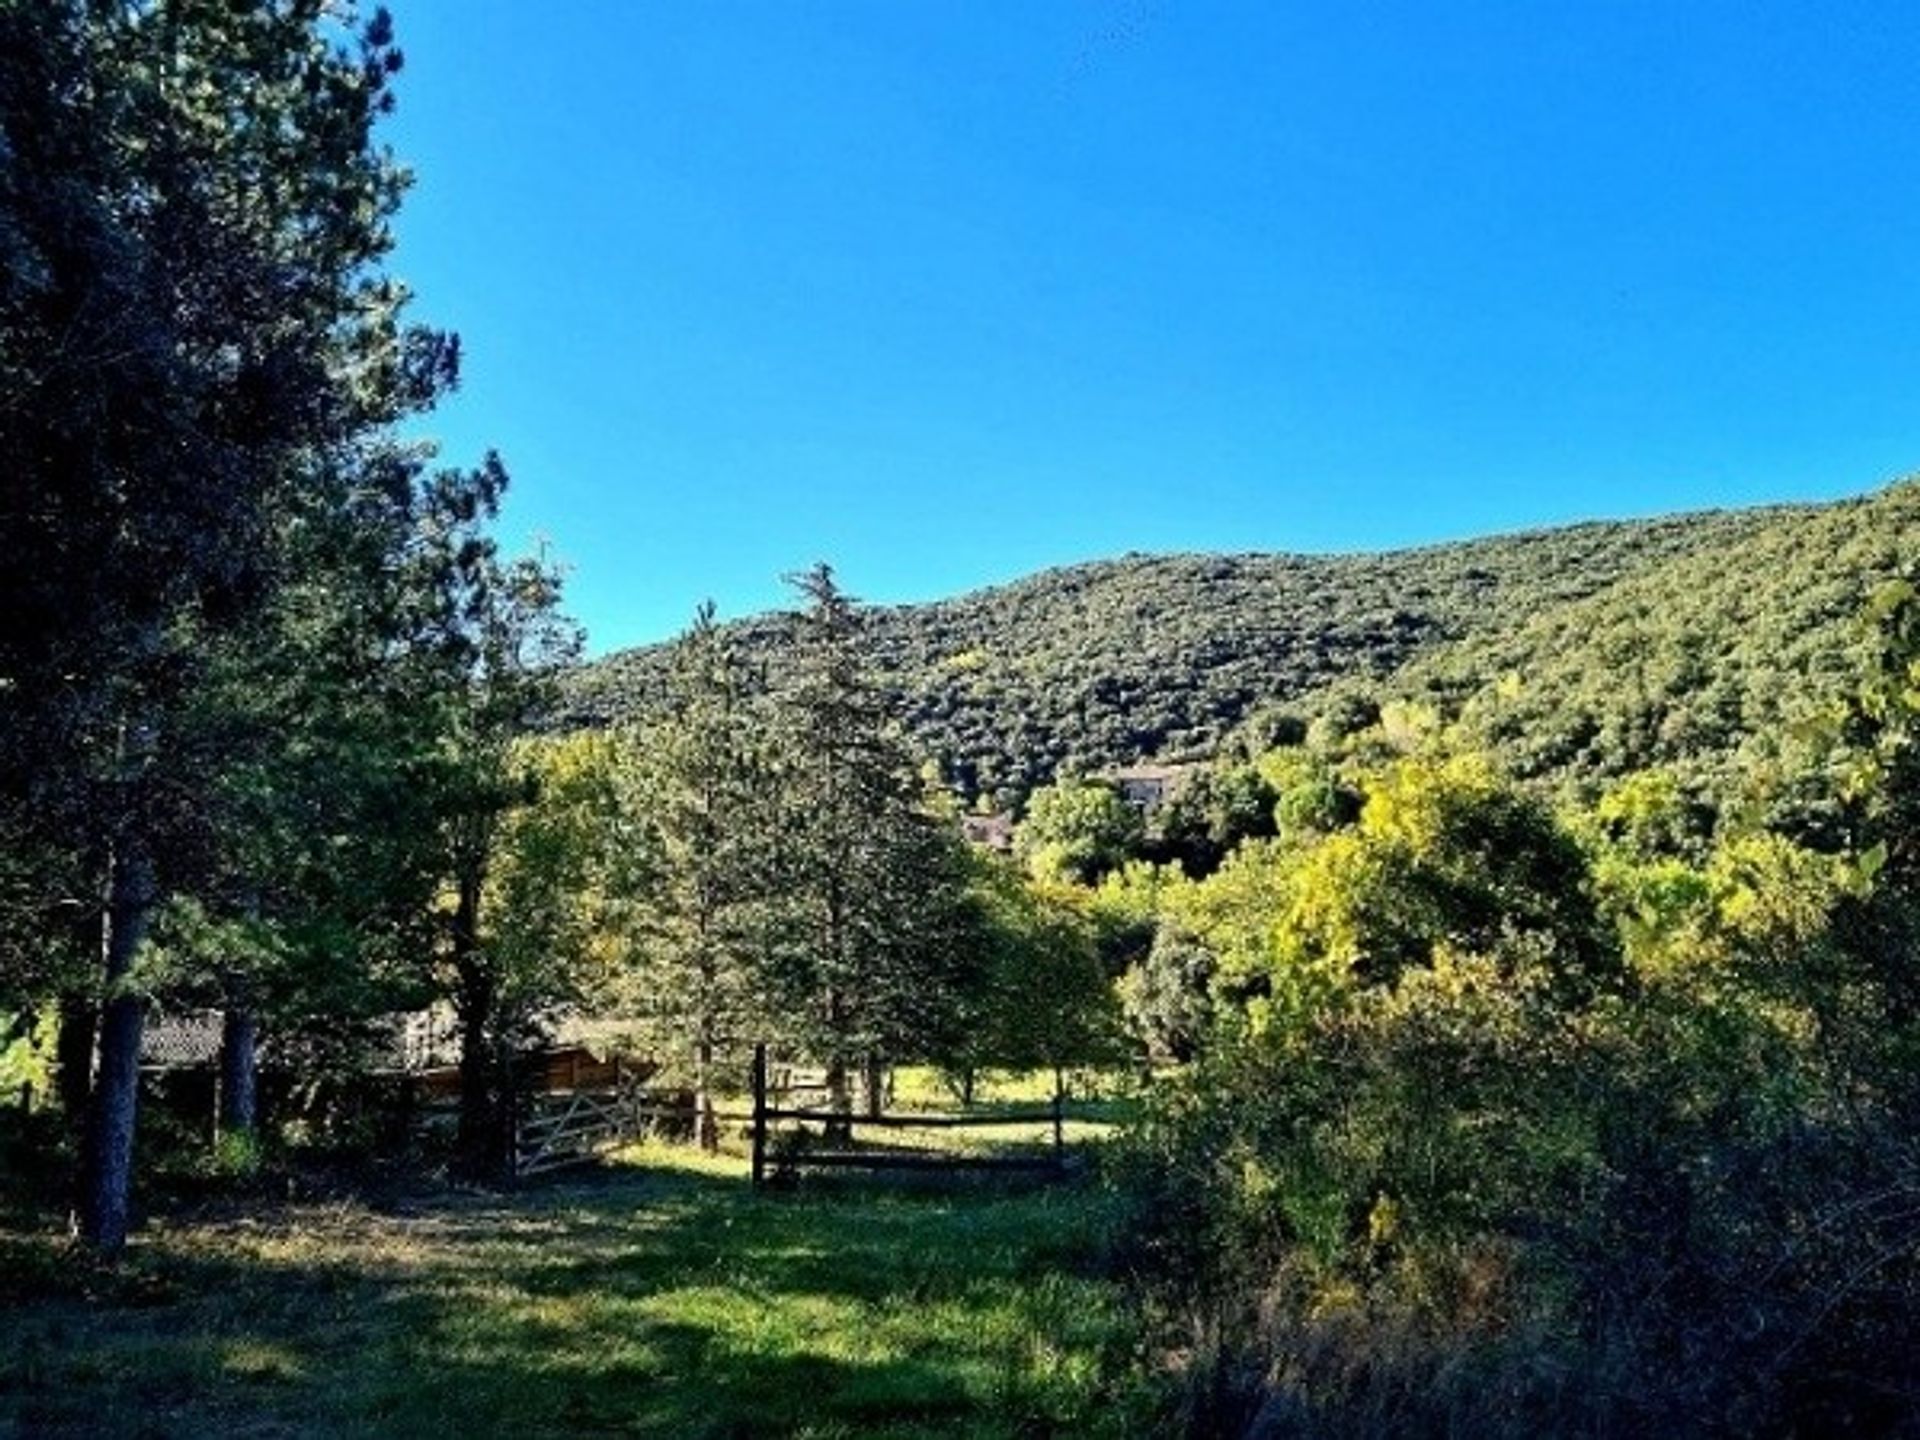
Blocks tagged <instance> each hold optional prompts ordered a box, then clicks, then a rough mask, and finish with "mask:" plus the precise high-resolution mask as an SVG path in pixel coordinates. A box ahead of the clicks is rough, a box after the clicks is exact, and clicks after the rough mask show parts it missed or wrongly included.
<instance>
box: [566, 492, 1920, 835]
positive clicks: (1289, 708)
mask: <svg viewBox="0 0 1920 1440" xmlns="http://www.w3.org/2000/svg"><path fill="white" fill-rule="evenodd" d="M1916 530H1920V514H1917V513H1916V501H1915V500H1914V498H1913V491H1912V489H1911V487H1896V488H1895V489H1892V490H1889V491H1887V492H1885V493H1884V494H1881V495H1878V496H1874V497H1870V498H1868V499H1865V500H1859V501H1850V502H1847V503H1844V504H1841V505H1836V506H1797V507H1786V508H1778V509H1766V510H1751V511H1742V512H1730V513H1710V514H1700V515H1692V516H1681V517H1677V518H1673V519H1666V520H1652V521H1637V522H1621V523H1609V524H1590V525H1579V526H1573V527H1570V528H1567V529H1561V530H1548V531H1541V532H1537V533H1531V534H1523V535H1513V536H1504V537H1498V538H1494V539H1487V540H1475V541H1469V542H1466V543H1462V544H1454V545H1441V546H1435V547H1432V548H1428V549H1422V550H1409V551H1399V552H1393V553H1388V554H1380V555H1356V556H1322V557H1309V556H1291V555H1218V556H1203V555H1181V556H1165V557H1149V556H1129V557H1127V558H1126V559H1122V560H1116V561H1110V562H1103V563H1098V564H1089V565H1080V566H1075V567H1072V568H1069V569H1064V570H1054V571H1048V572H1045V573H1043V574H1040V575H1035V576H1033V577H1031V578H1028V579H1025V580H1021V581H1018V582H1015V583H1013V584H1010V585H1005V586H1000V587H997V588H994V589H990V590H983V591H979V592H977V593H974V594H970V595H964V596H960V597H958V598H956V599H952V600H944V601H939V602H936V603H933V604H927V605H912V606H901V607H894V608H881V609H875V610H873V611H871V612H869V613H868V615H867V617H866V621H865V623H866V626H867V629H868V635H867V643H868V645H869V647H870V649H871V653H872V655H873V657H874V663H875V666H876V669H877V671H878V674H879V677H880V679H881V682H882V683H883V684H884V685H885V686H887V687H888V688H889V689H890V690H891V691H892V692H893V693H894V695H895V696H896V697H897V700H898V702H899V704H900V705H901V706H902V714H903V716H904V718H905V721H906V724H907V726H908V728H909V730H910V731H911V733H912V734H913V735H914V737H915V738H916V740H917V741H918V743H919V744H920V746H921V747H922V749H924V750H925V751H926V753H927V754H928V755H930V756H932V757H933V758H934V759H935V760H937V761H938V762H939V764H940V766H941V767H942V771H943V774H944V777H945V779H946V780H947V782H948V783H949V784H951V785H952V786H953V787H954V788H955V789H956V790H957V791H958V792H959V793H960V794H961V795H962V796H963V797H964V798H965V799H966V800H968V801H971V800H973V799H975V798H976V797H983V796H984V797H986V798H987V799H988V800H989V801H990V802H995V803H1012V802H1015V801H1017V800H1018V799H1020V798H1021V797H1023V796H1024V795H1025V794H1026V793H1027V792H1028V791H1030V790H1032V789H1034V788H1037V787H1038V786H1040V785H1042V784H1045V783H1046V782H1048V781H1049V780H1051V779H1053V778H1054V777H1055V776H1056V775H1058V774H1060V773H1063V772H1065V773H1071V772H1075V771H1088V770H1098V769H1102V768H1106V767H1111V766H1115V765H1121V764H1126V763H1129V762H1132V761H1135V760H1138V759H1141V758H1143V757H1157V758H1161V759H1190V758H1195V757H1201V756H1207V755H1213V754H1217V753H1220V752H1221V751H1222V750H1223V749H1227V748H1232V747H1233V745H1235V744H1236V743H1237V744H1242V745H1251V746H1252V748H1255V749H1259V748H1264V747H1265V745H1267V744H1269V743H1271V742H1272V740H1274V739H1275V738H1278V737H1280V736H1283V735H1284V734H1286V733H1287V732H1288V730H1289V728H1290V727H1291V728H1296V729H1297V728H1298V727H1299V726H1302V725H1304V724H1305V723H1307V722H1308V721H1310V720H1312V719H1314V718H1315V717H1316V716H1319V715H1321V714H1323V713H1324V714H1329V715H1331V716H1333V717H1334V719H1335V720H1336V722H1338V721H1339V719H1340V717H1341V716H1345V717H1346V719H1345V721H1344V723H1345V724H1347V725H1352V724H1353V723H1355V722H1354V719H1353V716H1354V714H1355V712H1356V707H1358V713H1359V715H1360V716H1361V723H1364V719H1365V718H1366V717H1365V705H1366V703H1367V702H1369V701H1371V702H1373V703H1377V702H1378V701H1379V700H1380V699H1385V698H1390V697H1392V696H1394V695H1396V694H1404V695H1407V696H1411V697H1416V698H1420V697H1426V698H1440V699H1444V700H1445V701H1446V702H1447V703H1448V704H1449V705H1459V704H1463V703H1465V702H1467V701H1468V700H1470V699H1473V697H1475V696H1479V695H1481V692H1483V691H1488V690H1490V689H1492V688H1494V687H1499V686H1501V685H1502V684H1503V682H1504V683H1505V686H1506V690H1505V691H1502V692H1500V693H1509V692H1511V690H1512V688H1513V685H1514V683H1515V677H1517V680H1518V684H1519V685H1520V693H1521V695H1522V696H1523V697H1524V698H1523V700H1522V701H1521V706H1520V708H1519V709H1509V710H1508V711H1500V712H1499V713H1500V714H1501V715H1504V716H1505V720H1504V722H1503V723H1495V712H1496V711H1498V705H1497V704H1496V701H1497V698H1498V697H1497V695H1489V696H1487V697H1485V698H1483V699H1481V700H1480V701H1479V702H1478V703H1477V705H1476V713H1480V712H1483V711H1484V712H1486V714H1487V720H1488V724H1487V730H1488V734H1489V737H1490V740H1491V741H1492V743H1495V744H1496V746H1498V747H1502V748H1504V747H1505V746H1507V745H1508V744H1512V745H1513V746H1514V748H1515V749H1516V751H1520V750H1524V749H1526V747H1532V753H1530V754H1527V755H1525V756H1523V757H1521V761H1519V762H1516V763H1517V767H1518V768H1519V769H1521V770H1522V771H1523V772H1524V773H1528V774H1534V773H1549V772H1551V773H1556V774H1557V773H1559V772H1561V771H1576V770H1585V769H1592V768H1596V767H1599V768H1601V769H1605V768H1606V767H1612V768H1613V769H1614V770H1615V771H1616V772H1617V771H1619V770H1622V769H1627V768H1633V766H1635V765H1637V764H1645V763H1651V762H1652V761H1653V760H1654V759H1658V758H1666V757H1671V756H1675V755H1687V756H1697V757H1699V764H1700V766H1701V768H1702V769H1703V770H1705V771H1707V772H1710V773H1712V774H1714V775H1717V776H1724V774H1725V773H1726V767H1725V766H1724V764H1723V763H1722V761H1721V760H1720V759H1719V758H1716V757H1721V756H1724V755H1725V754H1726V753H1727V752H1729V751H1732V750H1735V749H1737V748H1738V747H1739V746H1740V745H1741V744H1743V743H1744V741H1745V738H1746V737H1747V736H1748V735H1749V734H1751V733H1753V732H1754V731H1755V730H1756V729H1760V728H1763V727H1764V726H1765V725H1767V724H1769V723H1770V722H1771V721H1772V719H1773V718H1774V717H1775V716H1776V715H1777V714H1778V712H1779V710H1780V706H1781V702H1782V701H1783V700H1784V699H1785V698H1787V697H1789V696H1790V695H1791V694H1792V693H1793V691H1794V689H1795V687H1796V686H1797V685H1798V684H1799V680H1798V678H1797V677H1798V676H1799V675H1801V674H1802V673H1805V672H1807V671H1808V670H1809V668H1811V669H1812V670H1813V671H1820V672H1824V673H1828V674H1831V673H1832V671H1833V668H1834V667H1835V666H1836V665H1839V664H1843V663H1844V656H1845V653H1846V650H1847V645H1848V643H1849V642H1848V640H1847V638H1846V627H1847V625H1848V623H1849V620H1850V617H1851V615H1852V614H1853V612H1854V610H1855V609H1857V607H1858V605H1859V604H1860V602H1861V601H1862V600H1863V599H1864V597H1865V594H1866V592H1867V590H1868V589H1869V588H1871V577H1872V576H1874V575H1875V574H1882V573H1885V571H1886V568H1887V566H1888V564H1889V563H1890V562H1891V560H1892V557H1894V556H1897V555H1899V554H1900V553H1902V552H1903V550H1904V551H1911V550H1912V548H1913V547H1914V545H1915V544H1916V543H1920V535H1916ZM729 629H730V631H731V633H733V634H734V635H735V636H736V637H737V639H738V642H739V643H740V645H741V646H742V648H743V651H744V652H745V653H746V654H747V655H748V656H751V657H755V658H756V659H758V660H759V661H761V662H762V663H770V664H773V665H776V666H777V665H778V663H779V661H778V656H777V642H776V634H777V627H776V626H775V625H774V623H773V622H772V621H771V620H770V619H767V618H760V619H752V620H746V621H742V622H740V623H738V624H737V625H734V626H731V627H729ZM1643 651H1644V652H1645V653H1644V654H1642V653H1641V652H1643ZM1630 654H1631V655H1637V656H1639V658H1638V659H1636V660H1635V661H1634V666H1637V667H1638V669H1635V668H1633V666H1629V667H1628V669H1627V670H1626V671H1625V672H1623V673H1626V674H1628V675H1629V676H1630V677H1631V676H1634V675H1637V676H1638V677H1639V680H1638V682H1637V683H1638V684H1639V686H1640V689H1641V690H1646V691H1647V694H1646V695H1644V696H1643V695H1641V694H1640V692H1639V691H1637V690H1635V689H1633V688H1632V687H1622V686H1617V685H1610V684H1607V683H1606V682H1605V681H1603V680H1602V679H1601V678H1600V677H1603V676H1607V675H1612V674H1614V673H1615V672H1616V671H1618V670H1619V669H1620V666H1621V664H1622V657H1623V656H1627V655H1630ZM1722 657H1732V658H1733V660H1734V665H1735V667H1736V668H1734V669H1733V670H1731V671H1723V669H1722V668H1721V667H1720V663H1719V662H1720V661H1721V659H1722ZM663 664H664V652H662V651H660V650H657V649H643V650H636V651H628V652H624V653H622V654H619V655H615V656H611V657H609V658H607V659H605V660H602V661H599V662H596V663H595V664H593V665H590V666H588V667H585V668H584V669H582V670H580V671H578V672H576V673H574V674H572V675H571V676H570V677H569V679H568V682H567V699H566V704H565V706H564V707H563V714H564V716H565V718H566V721H567V723H577V722H580V721H587V722H591V723H606V722H608V721H611V720H614V719H617V718H619V717H622V716H630V715H633V714H635V713H639V712H641V711H644V710H645V709H647V708H649V707H650V706H651V705H652V704H654V703H655V700H656V698H657V696H658V695H659V693H660V685H661V683H662V678H661V677H662V675H663V673H664V672H663V669H662V667H663ZM1655 712H1657V713H1655ZM1522 730H1524V731H1525V732H1526V735H1527V736H1528V737H1529V738H1527V739H1525V740H1522V739H1521V738H1520V732H1521V731H1522ZM1590 750H1591V751H1592V752H1593V753H1591V754H1589V753H1588V752H1589V751H1590Z"/></svg>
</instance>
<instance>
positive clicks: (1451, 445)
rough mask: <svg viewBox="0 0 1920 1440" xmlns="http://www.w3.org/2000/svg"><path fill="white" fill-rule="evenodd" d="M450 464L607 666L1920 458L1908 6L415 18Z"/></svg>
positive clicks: (824, 5) (1622, 510)
mask: <svg viewBox="0 0 1920 1440" xmlns="http://www.w3.org/2000/svg"><path fill="white" fill-rule="evenodd" d="M392 8H393V10H394V13H395V19H396V22H397V24H398V28H399V33H400V39H401V43H402V45H403V47H404V48H405V50H406V52H407V58H408V63H407V68H406V72H405V73H404V74H403V75H402V76H401V79H400V85H399V92H400V105H401V110H400V113H399V115H398V116H396V117H395V119H394V121H393V123H392V124H391V125H390V127H389V129H388V136H389V138H390V139H391V141H392V142H393V144H394V145H395V147H396V149H397V150H398V151H399V152H400V153H401V155H402V156H403V157H404V158H405V159H407V160H408V161H409V162H410V163H411V164H412V165H413V166H414V167H415V168H416V169H417V171H418V173H419V184H418V186H417V188H416V189H415V191H414V192H413V194H412V196H411V197H410V199H409V202H408V205H407V208H406V211H405V213H404V215H403V217H402V222H401V225H400V236H401V245H400V250H399V253H398V255H397V256H396V259H395V262H394V268H395V269H396V271H397V272H398V273H400V274H401V275H403V276H404V277H406V278H407V279H408V280H409V281H411V282H412V283H413V284H414V285H415V287H416V289H417V290H418V292H419V295H420V304H419V314H420V315H421V316H422V317H423V318H426V319H431V320H433V321H435V322H437V323H443V324H447V325H450V326H452V327H454V328H456V329H458V330H459V331H460V332H461V333H462V335H463V337H464V339H465V341H466V347H467V363H466V383H465V386H464V388H463V391H462V393H461V394H460V396H458V397H457V398H456V399H455V400H453V401H452V402H451V403H449V404H448V405H447V406H446V407H445V408H444V409H443V410H442V411H441V412H440V413H439V414H438V415H437V416H436V417H435V418H434V421H433V423H432V425H431V426H430V427H429V429H430V430H431V432H432V433H435V434H436V435H438V436H439V437H440V438H441V439H442V440H444V441H445V443H446V445H447V446H448V451H449V456H450V458H454V459H460V460H467V459H471V458H473V457H475V456H477V454H478V453H479V451H480V450H481V449H482V448H483V447H484V446H486V445H496V446H498V447H499V448H500V450H501V451H502V452H503V454H504V455H505V457H506V459H507V462H508V465H509V467H510V468H511V470H512V471H513V473H514V476H515V488H514V492H513V494H512V495H511V496H510V499H509V514H508V517H507V524H506V526H505V532H506V534H507V536H508V538H509V539H510V541H512V542H514V543H516V544H518V543H522V542H524V540H525V538H526V537H528V536H530V535H542V536H545V537H547V538H548V539H549V540H550V541H551V542H552V544H553V546H554V548H555V550H556V551H557V552H558V554H559V555H560V556H561V557H562V558H563V559H564V560H566V561H567V562H568V563H569V565H570V566H571V571H572V573H571V580H570V587H569V596H570V608H571V609H572V610H573V611H574V613H575V614H577V615H578V616H579V617H580V618H581V619H582V620H584V621H585V622H586V624H587V626H588V629H589V633H590V637H591V643H592V647H593V648H594V649H595V650H596V651H604V650H608V649H612V648H616V647H618V646H621V645H626V644H632V643H636V642H640V641H647V640H653V639H658V638H663V637H665V636H667V635H669V634H671V633H672V632H674V631H676V630H677V629H679V628H680V627H681V626H682V625H683V624H684V623H685V621H686V620H687V618H688V617H689V616H690V614H691V612H692V610H693V608H694V606H695V605H696V604H697V603H698V602H699V601H700V600H701V599H703V598H705V597H712V598H713V599H714V600H716V601H717V602H718V604H719V606H720V610H721V613H722V614H723V615H739V614H744V613H749V612H751V611H754V610H758V609H763V608H766V607H767V606H769V605H773V604H779V603H782V602H783V599H784V595H783V591H782V588H781V586H780V583H779V579H778V577H779V576H780V574H781V573H783V572H785V571H790V570H794V569H798V568H801V567H804V566H805V565H807V564H809V563H811V562H812V561H814V560H816V559H827V560H830V561H832V562H833V563H834V564H835V565H836V567H837V568H838V569H839V571H840V574H841V576H842V578H843V580H844V581H845V583H846V584H847V586H848V588H849V589H851V590H852V591H853V592H854V593H856V594H859V595H861V596H863V597H865V598H868V599H873V600H880V601H896V600H915V599H930V598H934V597H937V596H940V595H944V594H951V593H954V592H957V591H959V590H963V589H968V588H971V587H974V586H977V585H981V584H987V583H992V582H995V581H999V580H1006V579H1011V578H1013V577H1015V576H1017V575H1020V574H1023V573H1026V572H1028V571H1031V570H1034V569H1038V568H1040V567H1043V566H1046V565H1051V564H1058V563H1064V562H1069V561H1073V560H1079V559H1089V558H1094V557H1098V556H1103V555H1112V554H1118V553H1121V552H1124V551H1128V550H1155V551H1159V550H1180V549H1237V550H1238V549H1261V550H1265V549H1292V550H1331V549H1371V548H1379V547H1387V546H1396V545H1402V544H1409V543H1418V542H1424V541H1430V540H1438V539H1447V538H1454V537H1459V536H1464V535H1469V534H1475V533H1483V532H1487V531H1491V530H1499V529H1514V528H1520V527H1526V526H1533V525H1539V524H1546V523H1553V522H1558V521H1563V520H1572V519H1581V518H1588V517H1595V516H1613V515H1630V514H1648V513H1656V512H1663V511H1671V510H1677V509H1688V508H1694V507H1700V506H1709V505H1725V504H1741V503H1747V502H1751V501H1762V500H1778V499H1800V498H1818V497H1825V496H1832V495H1839V494H1845V493H1852V492H1858V491H1862V490H1867V489H1870V488H1873V487H1876V486H1878V485H1880V484H1882V483H1884V482H1886V481H1887V480H1890V479H1892V478H1894V477H1896V476H1898V475H1900V474H1903V473H1906V472H1907V471H1908V470H1910V469H1914V468H1920V83H1916V79H1915V77H1916V75H1920V5H1914V4H1912V3H1911V0H1906V3H1897V4H1880V5H1870V4H1845V3H1821V4H1804V3H1792V4H1788V3H1756V0H1742V3H1726V4H1720V3H1704V0H1688V3H1685V4H1674V3H1672V0H1659V3H1611V0H1610V3H1604V4H1602V3H1594V4H1571V5H1542V4H1539V3H1538V0H1516V3H1511V4H1479V3H1472V0H1457V3H1449V4H1445V5H1441V4H1431V3H1429V4H1413V3H1408V4H1374V3H1364V0H1329V3H1324V4H1271V3H1249V4H1221V3H1200V0H1188V3H1175V0H1160V3H1153V0H1131V3H1130V0H1118V3H1112V4H1103V3H1091V0H1085V3H1076V0H1048V3H1032V0H1006V3H984V0H964V3H963V0H869V3H860V4H853V3H834V0H818V3H814V0H809V3H795V0H777V3H766V4H747V3H735V0H728V3H724V4H708V3H693V0H685V3H676V4H667V3H652V0H649V3H628V0H597V3H588V0H564V3H556V4H553V5H550V6H533V5H528V4H526V3H524V0H520V3H514V4H507V3H494V0H393V4H392Z"/></svg>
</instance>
